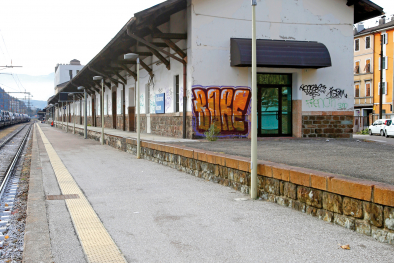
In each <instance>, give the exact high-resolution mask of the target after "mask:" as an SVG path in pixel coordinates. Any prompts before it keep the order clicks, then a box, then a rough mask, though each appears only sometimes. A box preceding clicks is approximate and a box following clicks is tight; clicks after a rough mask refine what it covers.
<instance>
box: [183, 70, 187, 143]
mask: <svg viewBox="0 0 394 263" xmlns="http://www.w3.org/2000/svg"><path fill="white" fill-rule="evenodd" d="M186 69H187V64H186V63H184V64H183V139H186V110H187V96H186V77H187V75H186V74H187V73H186Z"/></svg>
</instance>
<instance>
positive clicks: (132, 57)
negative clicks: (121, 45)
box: [123, 53, 139, 60]
mask: <svg viewBox="0 0 394 263" xmlns="http://www.w3.org/2000/svg"><path fill="white" fill-rule="evenodd" d="M138 57H139V55H138V54H135V53H127V54H124V56H123V58H124V59H125V60H137V58H138Z"/></svg>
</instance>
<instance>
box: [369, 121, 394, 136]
mask: <svg viewBox="0 0 394 263" xmlns="http://www.w3.org/2000/svg"><path fill="white" fill-rule="evenodd" d="M390 124H391V120H390V119H379V120H376V121H375V122H374V123H373V124H372V125H371V126H369V128H368V130H369V135H373V134H380V135H381V136H384V135H385V127H386V126H387V125H390Z"/></svg>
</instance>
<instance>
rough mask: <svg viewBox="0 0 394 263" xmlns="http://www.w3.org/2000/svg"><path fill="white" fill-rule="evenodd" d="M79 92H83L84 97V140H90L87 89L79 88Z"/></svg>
mask: <svg viewBox="0 0 394 263" xmlns="http://www.w3.org/2000/svg"><path fill="white" fill-rule="evenodd" d="M78 90H83V96H84V107H83V111H84V117H83V126H84V133H83V138H84V139H87V138H88V118H87V117H88V116H87V115H88V110H87V94H86V88H85V87H82V86H81V87H78Z"/></svg>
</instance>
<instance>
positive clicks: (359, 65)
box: [354, 60, 361, 74]
mask: <svg viewBox="0 0 394 263" xmlns="http://www.w3.org/2000/svg"><path fill="white" fill-rule="evenodd" d="M357 62H358V72H357V73H356V66H357ZM360 68H361V61H360V60H355V61H354V74H360V72H361V71H360Z"/></svg>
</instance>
